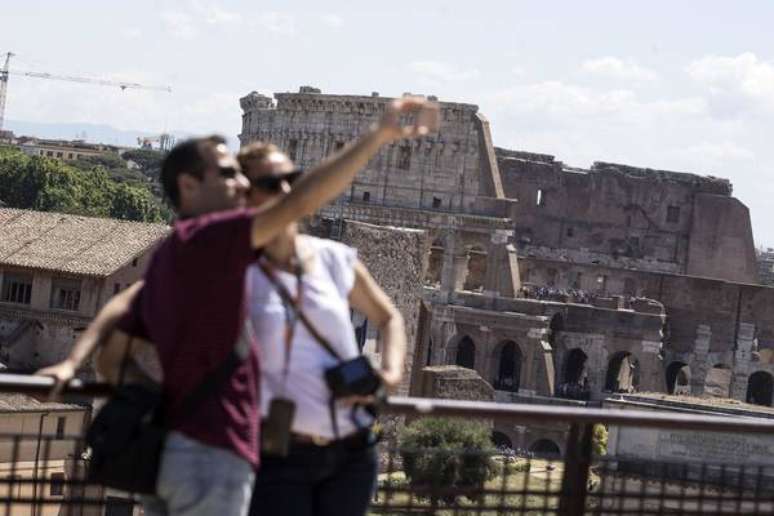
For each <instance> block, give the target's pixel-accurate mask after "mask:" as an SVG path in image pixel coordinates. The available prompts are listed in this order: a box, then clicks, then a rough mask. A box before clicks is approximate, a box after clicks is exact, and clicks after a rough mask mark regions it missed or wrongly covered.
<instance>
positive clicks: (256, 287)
mask: <svg viewBox="0 0 774 516" xmlns="http://www.w3.org/2000/svg"><path fill="white" fill-rule="evenodd" d="M297 238H299V239H302V240H300V241H299V244H300V245H301V246H303V247H304V248H306V249H312V251H313V253H312V254H313V255H314V260H313V265H311V266H309V267H307V269H309V270H307V271H305V273H304V275H303V276H302V278H301V281H302V282H303V297H302V299H301V308H302V310H303V311H304V314H306V316H307V318H308V319H309V320H310V321H311V322H312V324H313V325H314V326H315V328H316V329H317V331H318V332H320V333H321V334H322V335H323V336H324V337H325V338H326V339H327V340H328V342H330V344H331V346H332V347H333V348H334V349H335V350H336V352H337V353H338V354H339V356H341V357H342V359H344V360H347V359H350V358H355V357H356V356H357V355H358V354H359V351H358V347H357V342H356V341H355V332H354V328H353V326H352V321H351V316H350V307H349V301H348V297H349V293H350V291H351V290H352V287H353V285H354V283H355V269H354V265H355V262H356V260H357V252H356V251H355V250H354V249H352V248H350V247H347V246H345V245H343V244H341V243H338V242H334V241H331V240H324V239H321V238H316V237H312V236H309V235H299V236H298V237H297ZM302 254H303V253H302ZM247 274H248V275H247V281H248V287H249V289H250V290H249V293H250V315H251V319H252V322H253V326H254V328H255V332H256V338H257V341H258V345H259V347H260V357H261V415H262V416H264V417H265V416H266V415H267V414H268V410H269V404H270V403H271V400H272V399H273V398H275V397H284V398H288V399H291V400H293V401H295V403H296V415H295V419H294V421H293V427H292V430H293V431H294V432H298V433H304V434H313V435H318V436H321V437H325V438H329V439H333V438H334V437H335V436H334V432H333V427H332V422H331V417H330V412H329V406H328V404H329V401H330V390H329V389H328V386H327V385H326V383H325V378H324V373H325V370H326V369H328V368H329V367H332V366H335V365H336V364H337V361H336V359H335V358H334V357H332V356H331V355H330V354H329V353H328V352H327V351H325V349H324V348H323V347H322V346H321V345H320V344H319V343H318V342H317V341H316V340H315V339H314V338H313V337H312V336H311V335H310V334H309V332H308V331H307V329H306V328H305V327H304V325H303V323H302V322H301V321H300V320H297V321H296V323H295V333H294V335H293V341H292V347H291V352H290V361H289V364H290V367H289V368H288V376H287V381H286V384H285V388H284V393H283V389H282V383H283V381H282V378H283V374H282V373H283V367H284V363H285V308H284V306H283V304H282V299H281V298H280V296H279V294H278V293H277V290H276V288H275V287H274V286H273V285H272V284H271V282H270V281H269V280H268V279H267V278H266V276H265V275H264V273H263V271H261V269H260V268H259V267H258V266H257V265H252V266H250V268H249V269H248V273H247ZM276 276H277V278H278V279H279V280H280V281H281V282H282V283H283V284H284V285H285V287H286V288H287V289H288V292H290V294H291V295H292V296H294V297H295V296H296V295H297V292H298V286H297V284H296V283H297V282H296V277H295V275H294V274H292V273H289V272H284V271H280V270H277V271H276ZM291 320H292V319H291ZM336 414H337V415H336V423H337V425H338V430H339V438H341V437H345V436H347V435H349V434H352V433H354V432H355V431H357V430H358V427H357V426H355V424H354V423H353V422H352V420H351V416H350V415H351V409H350V408H349V407H344V406H341V404H338V405H337V410H336ZM357 420H358V421H359V422H360V424H361V425H367V424H370V423H371V418H370V416H368V415H367V414H366V413H365V412H364V411H363V410H358V412H357Z"/></svg>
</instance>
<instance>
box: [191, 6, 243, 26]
mask: <svg viewBox="0 0 774 516" xmlns="http://www.w3.org/2000/svg"><path fill="white" fill-rule="evenodd" d="M193 10H194V12H195V13H196V14H197V15H198V16H199V17H201V18H202V19H203V20H204V21H205V22H207V23H209V24H210V25H222V24H229V23H239V22H241V21H242V17H241V15H239V14H238V13H235V12H232V11H227V10H226V9H224V8H222V7H221V6H219V5H217V4H216V3H214V2H204V1H202V0H195V1H194V2H193Z"/></svg>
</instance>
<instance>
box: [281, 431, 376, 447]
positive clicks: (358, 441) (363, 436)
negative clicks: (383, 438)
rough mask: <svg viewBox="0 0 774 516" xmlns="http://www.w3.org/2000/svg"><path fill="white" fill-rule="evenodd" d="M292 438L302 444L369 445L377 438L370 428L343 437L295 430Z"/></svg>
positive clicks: (294, 441) (295, 442)
mask: <svg viewBox="0 0 774 516" xmlns="http://www.w3.org/2000/svg"><path fill="white" fill-rule="evenodd" d="M290 440H291V441H292V442H293V443H294V444H298V445H301V446H321V447H322V446H368V445H369V444H373V443H375V442H376V440H375V439H374V438H373V434H372V433H371V431H370V430H360V431H358V432H355V433H354V434H352V435H348V436H347V437H343V438H341V439H331V438H329V437H323V436H321V435H313V434H301V433H297V432H293V433H292V434H290Z"/></svg>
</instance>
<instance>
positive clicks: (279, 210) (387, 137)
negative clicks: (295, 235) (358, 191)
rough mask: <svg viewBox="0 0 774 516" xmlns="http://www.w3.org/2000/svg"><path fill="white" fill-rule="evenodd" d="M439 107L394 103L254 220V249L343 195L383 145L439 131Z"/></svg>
mask: <svg viewBox="0 0 774 516" xmlns="http://www.w3.org/2000/svg"><path fill="white" fill-rule="evenodd" d="M404 115H414V117H415V121H414V122H413V123H412V124H409V125H405V126H404V125H401V120H400V118H401V117H402V116H404ZM438 118H439V116H438V105H437V104H436V103H434V102H428V101H426V100H424V99H422V98H411V97H407V98H403V99H398V100H394V101H392V102H390V103H389V104H388V105H387V107H386V109H385V112H384V116H382V119H381V121H380V122H379V124H378V125H376V126H375V127H374V128H372V129H371V130H370V131H369V132H368V133H367V134H366V135H364V136H362V137H361V138H360V139H358V140H356V141H355V142H354V143H352V144H350V145H348V146H345V147H344V149H342V150H341V151H340V152H338V153H336V154H334V155H332V156H330V157H329V158H326V159H325V160H324V161H323V162H322V163H320V164H319V165H318V166H316V167H315V168H314V169H312V170H311V171H310V172H309V173H308V174H305V176H304V177H303V178H301V179H300V180H299V181H298V182H297V183H295V184H294V185H293V189H292V190H291V191H290V193H288V194H287V195H286V196H283V197H281V198H278V199H277V200H276V201H275V202H273V203H271V204H269V205H267V206H266V207H265V208H264V209H262V210H260V211H259V212H258V213H257V214H256V216H255V219H254V220H253V225H252V243H253V247H255V248H260V247H263V246H264V245H265V244H266V243H267V242H269V241H270V240H271V239H272V238H273V237H274V236H275V235H276V234H277V233H278V232H279V231H280V230H281V229H282V228H284V227H285V226H287V225H288V224H290V223H291V222H295V221H296V220H298V219H300V218H302V217H304V216H306V215H311V214H312V213H314V212H315V211H317V210H318V209H320V208H321V207H322V206H324V205H325V204H327V203H328V202H330V201H332V200H334V199H335V198H336V197H337V196H338V195H339V194H341V193H342V192H343V191H344V190H345V189H346V188H347V186H349V184H350V183H351V182H352V179H354V177H355V174H356V173H357V172H358V171H359V170H361V169H362V168H363V167H365V166H366V165H367V164H368V162H369V160H370V159H371V158H373V157H374V156H375V155H376V153H377V152H379V149H381V147H382V146H383V145H386V144H388V143H392V142H393V141H395V140H400V139H403V138H416V137H419V136H425V135H427V134H428V133H430V132H431V131H435V130H437V129H438V123H439V122H438Z"/></svg>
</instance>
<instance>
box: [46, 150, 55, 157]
mask: <svg viewBox="0 0 774 516" xmlns="http://www.w3.org/2000/svg"><path fill="white" fill-rule="evenodd" d="M53 155H54V153H53V151H46V156H52V157H53Z"/></svg>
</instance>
